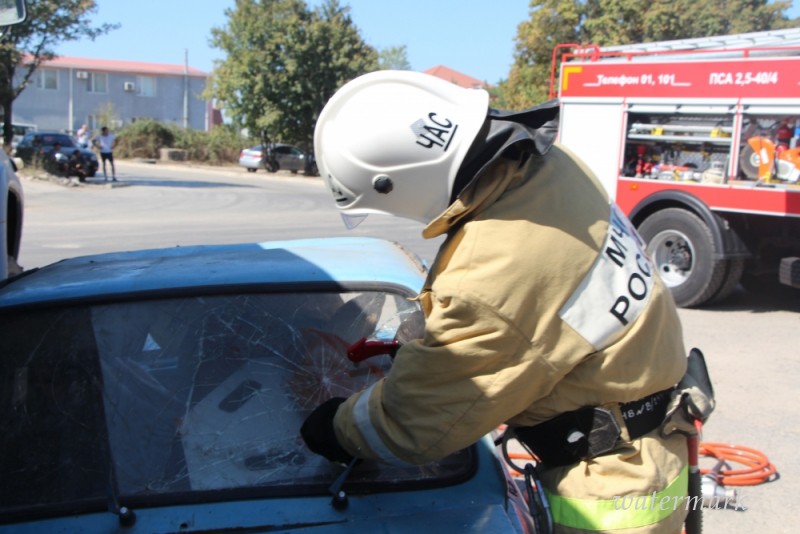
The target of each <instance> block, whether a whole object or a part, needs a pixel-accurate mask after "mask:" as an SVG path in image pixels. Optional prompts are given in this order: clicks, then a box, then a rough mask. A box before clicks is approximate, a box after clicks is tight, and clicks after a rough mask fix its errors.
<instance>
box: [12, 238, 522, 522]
mask: <svg viewBox="0 0 800 534" xmlns="http://www.w3.org/2000/svg"><path fill="white" fill-rule="evenodd" d="M425 274H426V272H425V269H424V267H423V266H422V264H421V263H420V262H419V260H418V259H417V258H416V257H412V256H410V255H408V254H407V253H406V252H405V251H404V250H403V249H401V248H400V247H398V246H396V245H394V244H393V243H389V242H387V241H383V240H378V239H370V238H328V239H316V240H300V241H285V242H276V243H259V244H246V245H221V246H196V247H176V248H171V249H163V250H145V251H136V252H121V253H111V254H101V255H95V256H87V257H79V258H72V259H67V260H64V261H61V262H58V263H55V264H52V265H49V266H47V267H43V268H41V269H38V270H33V271H30V272H28V273H27V274H26V275H24V276H20V277H17V278H15V279H11V280H9V281H8V282H7V283H6V284H5V285H4V286H0V354H2V355H3V357H2V358H0V391H3V392H4V394H3V395H0V410H1V411H2V420H3V432H2V433H0V452H2V454H0V480H2V484H0V534H2V533H6V532H9V533H10V532H14V533H17V534H18V533H31V534H32V533H39V532H82V533H93V532H104V533H105V532H131V533H133V532H148V533H149V532H185V533H189V532H216V533H222V532H278V531H280V532H286V531H295V530H296V531H302V532H315V533H319V534H334V533H344V532H394V533H400V534H403V533H408V534H411V533H414V534H416V533H418V532H438V533H441V534H445V533H449V532H453V533H455V532H458V533H460V534H467V533H475V534H477V533H486V532H491V533H499V532H517V533H522V532H529V533H533V532H535V529H534V527H533V525H532V523H531V521H530V516H529V515H528V512H527V510H526V506H525V503H524V501H523V500H522V499H521V496H520V493H519V491H518V490H517V488H516V486H515V484H514V482H513V481H512V479H511V478H510V476H509V472H508V470H507V469H506V468H505V467H504V465H503V463H502V461H501V460H500V457H499V454H498V452H497V448H496V447H495V445H494V443H493V441H492V440H491V438H490V437H489V436H487V437H485V438H483V439H482V440H480V441H479V442H478V443H476V444H474V445H473V446H470V447H468V448H466V449H464V450H462V451H459V452H457V453H455V454H453V455H451V456H449V457H447V458H444V459H443V460H440V461H438V462H434V463H431V464H428V465H425V466H420V467H415V466H393V465H386V464H378V463H374V462H368V461H364V462H362V463H361V464H358V465H356V466H354V467H353V468H352V471H350V472H348V471H344V470H343V468H342V467H341V466H339V465H337V464H333V463H331V462H328V461H327V460H325V459H324V458H322V457H320V456H317V455H315V454H313V453H311V452H310V451H309V450H308V449H307V448H306V447H305V445H304V444H303V441H302V439H301V438H300V435H299V429H300V426H301V424H302V422H303V421H304V419H305V417H306V416H307V415H308V414H309V413H310V411H311V410H312V409H313V408H314V407H315V406H316V405H318V404H319V403H320V402H321V401H324V400H326V399H328V398H331V397H334V396H344V395H348V394H350V393H353V392H355V391H357V390H361V389H363V388H366V387H369V386H370V385H371V384H372V383H374V382H375V381H377V380H380V379H381V378H382V377H383V376H384V375H385V374H386V373H387V372H388V371H389V369H390V367H391V365H392V358H391V356H390V355H387V354H385V353H382V352H381V351H375V352H377V354H376V355H375V356H373V357H370V358H369V359H366V360H364V361H361V362H360V364H358V365H357V364H355V363H354V362H353V361H352V360H353V359H355V358H351V356H349V355H348V349H349V348H350V349H352V347H353V346H354V344H355V343H356V342H358V341H362V340H365V339H368V340H370V342H371V343H372V345H371V346H376V345H380V344H384V346H393V345H394V342H395V341H397V342H399V343H402V342H403V341H407V340H409V339H412V338H416V337H418V336H420V334H421V330H420V329H421V328H422V326H423V319H422V317H421V310H420V305H419V303H418V302H416V301H415V300H412V299H410V298H409V297H412V296H414V295H416V294H417V292H418V291H419V290H420V288H421V287H422V283H423V282H424V278H425ZM343 475H344V477H343ZM342 480H343V481H344V482H342Z"/></svg>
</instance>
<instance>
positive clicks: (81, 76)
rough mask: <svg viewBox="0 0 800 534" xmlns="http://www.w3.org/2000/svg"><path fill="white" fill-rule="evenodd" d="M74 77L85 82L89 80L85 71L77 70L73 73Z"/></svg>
mask: <svg viewBox="0 0 800 534" xmlns="http://www.w3.org/2000/svg"><path fill="white" fill-rule="evenodd" d="M75 77H76V78H78V79H79V80H86V79H88V78H89V73H88V72H86V71H85V70H79V71H77V72H76V73H75Z"/></svg>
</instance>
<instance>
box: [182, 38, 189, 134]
mask: <svg viewBox="0 0 800 534" xmlns="http://www.w3.org/2000/svg"><path fill="white" fill-rule="evenodd" d="M183 127H184V129H186V128H189V49H188V48H184V50H183Z"/></svg>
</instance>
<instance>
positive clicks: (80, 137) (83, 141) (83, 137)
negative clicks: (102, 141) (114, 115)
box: [75, 124, 92, 148]
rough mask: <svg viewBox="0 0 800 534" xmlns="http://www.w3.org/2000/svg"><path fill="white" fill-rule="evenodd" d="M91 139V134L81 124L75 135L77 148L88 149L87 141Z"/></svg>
mask: <svg viewBox="0 0 800 534" xmlns="http://www.w3.org/2000/svg"><path fill="white" fill-rule="evenodd" d="M91 137H92V133H91V132H90V131H89V128H88V127H87V126H86V125H85V124H83V125H81V127H80V129H79V130H78V133H76V134H75V139H77V141H78V146H80V147H81V148H89V140H90V139H91Z"/></svg>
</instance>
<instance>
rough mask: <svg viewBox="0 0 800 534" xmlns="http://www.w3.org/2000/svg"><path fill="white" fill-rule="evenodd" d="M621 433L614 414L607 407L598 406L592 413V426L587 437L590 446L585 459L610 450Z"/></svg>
mask: <svg viewBox="0 0 800 534" xmlns="http://www.w3.org/2000/svg"><path fill="white" fill-rule="evenodd" d="M620 435H621V430H620V427H619V423H618V422H617V418H616V417H614V414H613V413H611V411H610V410H607V409H606V408H600V407H599V406H596V407H595V408H594V409H593V414H592V427H591V430H590V431H589V435H588V436H587V437H586V439H587V441H588V445H589V447H588V450H587V452H586V456H585V457H584V459H589V458H594V457H595V456H600V455H603V454H606V453H607V452H610V451H611V450H613V449H614V447H616V445H617V442H618V441H619V437H620Z"/></svg>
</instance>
